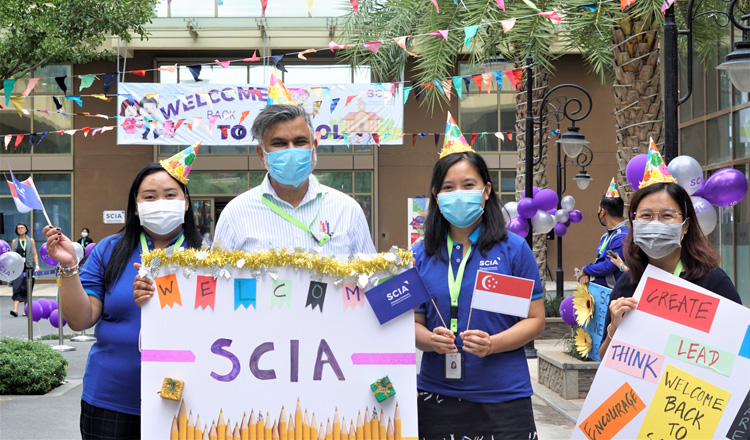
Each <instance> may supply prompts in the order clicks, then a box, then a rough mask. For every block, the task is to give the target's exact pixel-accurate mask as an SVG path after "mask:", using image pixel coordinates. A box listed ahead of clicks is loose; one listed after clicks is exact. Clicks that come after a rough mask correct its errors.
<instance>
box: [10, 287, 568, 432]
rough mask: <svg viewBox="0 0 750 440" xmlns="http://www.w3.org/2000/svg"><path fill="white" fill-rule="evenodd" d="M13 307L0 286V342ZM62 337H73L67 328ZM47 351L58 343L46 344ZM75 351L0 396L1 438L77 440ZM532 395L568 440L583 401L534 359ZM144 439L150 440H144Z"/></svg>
mask: <svg viewBox="0 0 750 440" xmlns="http://www.w3.org/2000/svg"><path fill="white" fill-rule="evenodd" d="M56 294H57V286H56V285H54V284H49V285H46V284H38V285H37V286H36V287H35V289H34V297H45V298H54V297H55V296H56ZM11 307H12V301H11V299H10V288H9V287H8V286H6V285H3V286H0V338H5V337H14V338H21V339H26V338H27V337H28V323H27V321H26V319H25V318H22V317H18V318H13V317H12V316H10V314H9V313H8V311H9V310H10V309H11ZM33 328H34V337H35V338H38V337H39V336H40V335H57V329H55V328H54V327H52V326H51V325H50V324H49V322H48V321H46V320H42V321H40V322H38V323H34V327H33ZM65 332H66V333H73V332H72V331H71V330H70V329H68V328H66V329H65ZM45 343H48V344H49V345H51V346H56V345H58V340H57V339H55V340H50V341H45ZM64 344H65V345H66V346H68V347H73V348H75V350H74V351H67V352H62V354H63V356H65V357H66V358H67V359H68V363H69V364H70V365H69V369H68V378H67V382H66V384H65V385H63V386H61V387H59V388H56V389H55V390H53V391H52V392H50V393H48V394H46V395H44V396H0V439H2V440H30V439H34V440H46V439H50V440H51V439H55V440H74V439H79V438H80V434H79V430H78V418H79V414H80V400H81V388H82V386H81V384H82V379H83V372H84V369H85V367H86V359H87V356H88V352H89V349H90V348H91V345H92V343H91V342H71V341H70V340H69V339H66V340H65V341H64ZM536 347H537V349H543V350H556V349H559V350H562V348H561V347H562V344H561V343H558V341H556V340H539V341H536ZM529 370H530V372H531V378H532V386H533V388H534V393H535V394H534V396H533V397H532V402H533V405H534V416H535V420H536V424H537V429H538V431H539V438H541V439H555V440H556V439H569V438H570V437H571V435H572V434H573V430H574V428H575V421H576V420H577V418H578V413H579V412H580V410H581V406H582V405H583V400H582V399H579V400H564V399H562V398H561V397H560V396H559V395H557V394H556V393H554V392H552V391H550V390H549V389H548V388H546V387H543V386H541V385H539V383H538V382H537V381H536V378H537V360H536V359H530V360H529ZM144 440H148V439H144Z"/></svg>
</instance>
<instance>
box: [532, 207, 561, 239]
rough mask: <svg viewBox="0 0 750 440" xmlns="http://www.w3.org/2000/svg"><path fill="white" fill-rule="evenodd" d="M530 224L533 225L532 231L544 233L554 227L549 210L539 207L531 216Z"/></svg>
mask: <svg viewBox="0 0 750 440" xmlns="http://www.w3.org/2000/svg"><path fill="white" fill-rule="evenodd" d="M531 226H533V227H534V232H537V233H541V234H546V233H548V232H549V231H551V230H552V228H554V227H555V219H554V217H552V216H551V215H550V213H549V212H547V211H542V210H541V209H540V210H539V211H537V212H536V214H534V217H531Z"/></svg>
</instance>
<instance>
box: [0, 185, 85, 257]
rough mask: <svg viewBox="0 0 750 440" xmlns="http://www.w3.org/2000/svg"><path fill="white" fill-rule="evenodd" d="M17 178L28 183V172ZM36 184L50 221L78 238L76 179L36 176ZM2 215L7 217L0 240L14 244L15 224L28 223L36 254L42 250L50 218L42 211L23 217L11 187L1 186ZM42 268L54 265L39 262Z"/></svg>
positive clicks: (0, 210)
mask: <svg viewBox="0 0 750 440" xmlns="http://www.w3.org/2000/svg"><path fill="white" fill-rule="evenodd" d="M14 174H15V176H16V178H17V179H18V180H19V181H21V180H26V179H27V178H28V177H29V174H27V173H14ZM32 177H33V178H34V185H35V186H36V189H37V190H38V191H39V195H40V196H41V200H42V204H43V205H44V208H45V210H46V211H47V215H49V218H50V221H51V222H52V224H53V225H55V226H57V227H59V228H61V229H62V230H63V231H64V233H66V234H68V236H70V237H76V236H77V235H76V234H77V232H78V231H73V230H72V229H71V228H72V224H73V222H72V211H71V206H72V191H73V183H72V180H73V177H72V174H70V173H61V174H52V173H34V174H33V175H32ZM0 212H2V213H3V214H5V226H6V228H5V234H2V235H0V238H2V239H3V240H5V241H7V242H8V243H10V242H11V240H13V239H14V238H16V234H15V225H16V223H18V222H22V223H25V224H26V225H28V226H29V227H30V228H31V233H32V236H33V238H34V240H35V241H36V250H37V253H38V252H39V249H40V248H41V246H42V244H44V243H45V242H46V240H45V238H44V235H43V234H42V230H43V229H44V227H45V226H46V225H47V219H45V218H44V214H43V213H42V212H41V211H31V212H28V213H25V214H21V213H19V212H18V210H17V209H16V205H15V203H14V202H13V197H12V196H11V195H10V189H9V188H8V185H0ZM39 266H40V268H41V270H50V269H52V267H51V266H48V265H47V264H45V263H44V262H43V261H42V259H41V258H40V259H39Z"/></svg>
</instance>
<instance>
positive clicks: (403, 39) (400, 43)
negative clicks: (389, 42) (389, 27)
mask: <svg viewBox="0 0 750 440" xmlns="http://www.w3.org/2000/svg"><path fill="white" fill-rule="evenodd" d="M409 37H411V35H405V36H403V37H396V38H394V39H393V41H395V42H396V44H398V47H400V48H401V49H403V50H404V52H406V53H408V54H409V55H411V56H413V57H415V56H417V55H416V54H414V53H412V52H409V51H408V50H407V49H406V39H407V38H409Z"/></svg>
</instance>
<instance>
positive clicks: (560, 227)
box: [555, 223, 568, 237]
mask: <svg viewBox="0 0 750 440" xmlns="http://www.w3.org/2000/svg"><path fill="white" fill-rule="evenodd" d="M567 232H568V227H567V226H565V223H558V224H556V225H555V235H557V236H558V237H562V236H563V235H565V234H566V233H567Z"/></svg>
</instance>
